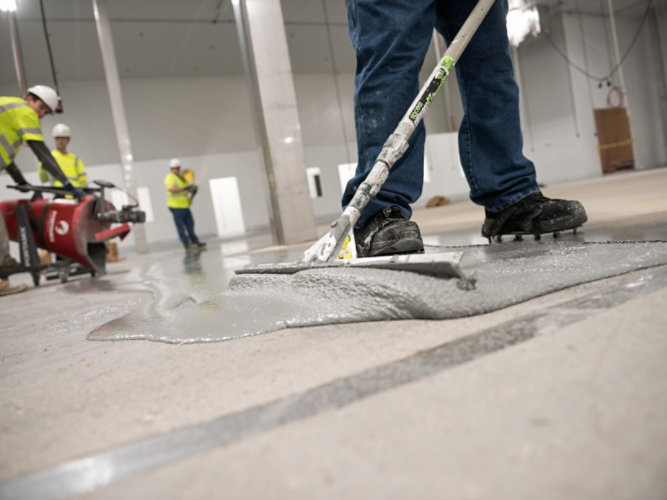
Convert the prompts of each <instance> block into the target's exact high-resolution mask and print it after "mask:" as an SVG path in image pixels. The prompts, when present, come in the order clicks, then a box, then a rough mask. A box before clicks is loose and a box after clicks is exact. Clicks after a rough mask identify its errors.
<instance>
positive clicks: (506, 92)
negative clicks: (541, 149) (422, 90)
mask: <svg viewBox="0 0 667 500" xmlns="http://www.w3.org/2000/svg"><path fill="white" fill-rule="evenodd" d="M475 3H476V1H474V0H457V1H443V0H439V1H438V4H437V9H436V28H437V29H438V31H440V33H442V35H443V36H444V38H445V40H446V41H447V42H448V43H449V42H450V41H451V40H452V38H453V37H454V36H455V35H456V32H457V31H458V29H459V28H460V27H461V25H462V24H463V22H464V21H465V19H466V18H467V16H468V14H469V13H470V11H471V10H472V9H473V7H474V5H475ZM506 17H507V0H496V2H495V3H494V4H493V6H492V8H491V10H490V11H489V13H488V14H487V16H486V18H485V19H484V21H483V22H482V24H481V25H480V27H479V29H478V30H477V33H476V34H475V36H474V37H473V38H472V39H471V41H470V44H469V45H468V47H467V48H466V50H465V51H464V53H463V55H462V56H461V58H460V60H459V61H458V63H457V64H456V66H455V67H456V76H457V79H458V82H459V88H460V89H461V96H462V98H463V108H464V110H465V116H464V118H463V121H462V123H461V128H460V130H459V152H460V158H461V164H462V166H463V171H464V172H465V175H466V178H467V180H468V184H469V186H470V198H471V200H472V201H473V202H475V203H477V204H478V205H482V206H484V207H485V208H487V209H488V210H490V211H492V212H499V211H501V210H503V209H505V208H507V207H509V206H510V205H513V204H514V203H516V202H518V201H519V200H521V199H522V198H524V197H526V196H527V195H529V194H531V193H535V192H537V191H539V188H538V186H537V181H536V178H535V166H534V165H533V163H532V162H531V161H530V160H528V159H527V158H526V157H525V156H524V155H523V152H522V149H523V136H522V133H521V126H520V123H519V90H518V87H517V84H516V81H515V79H514V68H513V66H512V60H511V58H510V54H509V41H508V39H507V28H506Z"/></svg>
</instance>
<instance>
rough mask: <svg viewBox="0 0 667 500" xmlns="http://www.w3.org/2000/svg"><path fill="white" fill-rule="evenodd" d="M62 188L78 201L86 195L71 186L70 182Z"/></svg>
mask: <svg viewBox="0 0 667 500" xmlns="http://www.w3.org/2000/svg"><path fill="white" fill-rule="evenodd" d="M63 187H64V188H65V189H66V190H67V191H69V192H70V193H71V194H72V196H76V197H77V198H79V199H81V198H83V197H84V196H86V194H85V193H84V192H83V191H82V190H81V189H79V188H77V187H74V186H72V183H71V182H68V183H67V184H65V185H64V186H63Z"/></svg>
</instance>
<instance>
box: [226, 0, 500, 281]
mask: <svg viewBox="0 0 667 500" xmlns="http://www.w3.org/2000/svg"><path fill="white" fill-rule="evenodd" d="M493 2H494V0H479V2H478V3H477V5H475V7H474V9H473V10H472V12H471V13H470V15H469V16H468V18H467V19H466V21H465V22H464V23H463V26H461V29H460V30H459V32H458V33H457V34H456V36H455V37H454V39H453V40H452V42H451V43H450V45H449V47H447V50H446V51H445V54H444V55H443V56H442V58H441V59H440V61H438V64H437V66H436V67H435V69H434V70H433V71H432V72H431V75H430V76H429V78H428V80H427V81H426V83H424V85H423V86H422V88H421V89H420V91H419V94H418V95H417V97H416V98H415V100H414V101H413V102H412V104H411V105H410V108H409V109H408V111H407V112H406V113H405V115H404V116H403V118H402V119H401V121H400V122H399V123H398V126H397V127H396V129H395V130H394V132H393V133H392V134H391V135H390V136H389V138H388V139H387V141H386V142H385V143H384V145H383V147H382V151H380V154H379V155H378V157H377V158H376V160H375V163H374V165H373V168H372V169H371V171H370V172H369V173H368V175H367V176H366V179H365V180H364V181H363V182H362V183H361V184H360V185H359V187H358V188H357V191H356V192H355V194H354V196H353V197H352V200H350V203H349V204H348V205H347V207H345V210H344V211H343V213H342V214H341V216H340V217H338V219H336V220H335V221H333V222H332V223H331V229H330V230H329V231H328V232H327V233H326V234H325V235H324V236H322V237H321V238H320V239H319V240H318V241H317V242H316V243H315V244H314V245H313V246H311V247H310V248H309V249H308V250H306V251H305V252H304V254H303V257H302V259H301V260H300V261H299V262H295V263H284V264H263V265H261V266H247V267H245V268H243V269H240V270H237V271H236V272H237V273H239V274H243V273H250V272H255V273H272V272H274V273H280V272H281V270H288V269H289V271H283V272H288V273H292V272H297V271H298V270H304V269H310V268H313V267H322V266H323V267H338V266H349V265H360V266H363V267H368V266H371V264H372V262H376V261H378V260H377V259H380V260H381V261H382V262H384V264H383V265H385V266H388V268H390V269H398V267H397V266H396V265H395V264H396V261H391V265H390V264H389V262H388V261H386V259H385V258H384V257H368V258H356V251H355V250H354V249H352V250H351V252H348V258H346V259H343V258H341V254H342V252H341V249H342V248H343V245H345V243H346V241H348V242H349V241H350V240H352V242H353V241H354V240H353V230H354V225H355V224H356V223H357V221H358V220H359V217H360V216H361V213H362V212H363V210H364V208H366V205H368V202H369V201H370V199H371V198H373V197H374V196H376V195H377V193H379V192H380V189H381V188H382V185H383V184H384V182H385V181H386V180H387V177H388V176H389V171H390V170H391V169H392V167H393V166H394V164H395V163H396V162H397V161H398V160H399V159H400V158H401V157H402V156H403V154H404V153H405V151H406V150H407V149H408V140H409V139H410V137H411V136H412V134H413V132H414V131H415V129H416V128H417V126H418V125H419V123H420V122H421V121H422V119H423V117H424V113H425V112H426V110H427V109H428V108H429V106H430V104H431V103H432V102H433V98H434V97H435V96H436V94H437V93H438V91H439V90H440V88H441V87H442V85H443V83H445V80H446V79H447V77H448V76H449V74H450V72H451V70H452V68H453V67H454V65H455V64H456V62H457V61H458V60H459V58H460V57H461V54H462V53H463V51H464V49H465V48H466V47H467V46H468V43H469V42H470V39H471V38H472V36H473V35H474V34H475V32H476V31H477V28H479V25H480V24H481V23H482V21H483V20H484V18H485V17H486V14H487V13H488V11H489V10H490V9H491V6H492V5H493ZM348 238H349V239H348ZM349 246H352V247H354V245H353V244H352V245H349ZM433 255H440V260H441V261H442V260H443V259H445V258H446V256H443V254H433ZM419 256H420V255H419V254H411V255H398V256H390V257H391V258H393V257H403V258H404V264H405V265H407V263H408V262H416V260H415V258H416V257H419ZM423 257H426V256H423ZM346 260H347V261H350V262H348V263H347V264H346V263H345V262H343V263H340V261H346ZM360 261H361V264H359V262H360ZM378 262H379V261H378ZM420 265H422V266H423V265H425V264H424V263H421V264H420ZM431 265H433V263H432V264H431ZM457 265H458V264H457V263H452V269H454V267H456V266H457ZM253 269H254V271H253ZM459 275H460V271H458V268H456V273H454V274H450V276H459Z"/></svg>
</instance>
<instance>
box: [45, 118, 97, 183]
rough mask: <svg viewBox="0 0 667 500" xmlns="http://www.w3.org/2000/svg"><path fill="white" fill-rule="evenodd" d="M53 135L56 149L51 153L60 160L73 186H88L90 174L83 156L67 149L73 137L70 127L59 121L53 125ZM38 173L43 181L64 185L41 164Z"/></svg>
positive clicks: (62, 168)
mask: <svg viewBox="0 0 667 500" xmlns="http://www.w3.org/2000/svg"><path fill="white" fill-rule="evenodd" d="M52 135H53V140H54V141H55V143H56V149H54V150H53V151H51V154H52V155H53V157H54V158H55V159H56V161H57V162H58V165H59V166H60V169H61V170H62V171H63V173H64V174H65V176H66V177H67V179H68V180H69V181H70V182H71V183H72V186H75V187H78V188H82V187H88V175H87V174H86V168H85V167H84V166H83V162H82V161H81V158H79V157H78V156H76V155H75V154H74V153H69V152H68V151H67V146H69V143H70V140H71V138H72V134H71V132H70V129H69V127H68V126H67V125H65V124H64V123H58V124H57V125H56V126H55V127H53V131H52ZM38 173H39V179H40V180H41V181H42V182H45V183H48V182H50V183H51V184H52V185H53V186H54V187H61V186H62V185H63V183H62V182H61V181H59V180H58V179H56V178H54V177H53V176H52V175H51V174H49V172H48V171H47V170H46V169H45V168H44V167H43V166H42V165H41V164H40V166H39V171H38Z"/></svg>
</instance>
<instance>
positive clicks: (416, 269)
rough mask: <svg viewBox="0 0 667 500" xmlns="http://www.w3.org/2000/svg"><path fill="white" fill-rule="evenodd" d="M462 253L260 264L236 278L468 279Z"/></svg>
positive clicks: (244, 269) (242, 272)
mask: <svg viewBox="0 0 667 500" xmlns="http://www.w3.org/2000/svg"><path fill="white" fill-rule="evenodd" d="M462 256H463V252H438V253H413V254H403V255H384V256H380V257H361V258H357V259H338V260H333V261H330V262H304V261H298V262H283V263H279V264H258V265H255V266H248V267H244V268H242V269H239V270H237V271H236V273H237V274H294V273H298V272H299V271H306V270H309V269H326V268H338V269H345V268H348V269H349V268H355V267H365V268H372V269H391V270H394V271H409V272H413V273H417V274H424V275H427V276H435V277H436V278H465V276H464V274H463V273H462V272H461V270H460V268H459V262H460V261H461V257H462Z"/></svg>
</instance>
